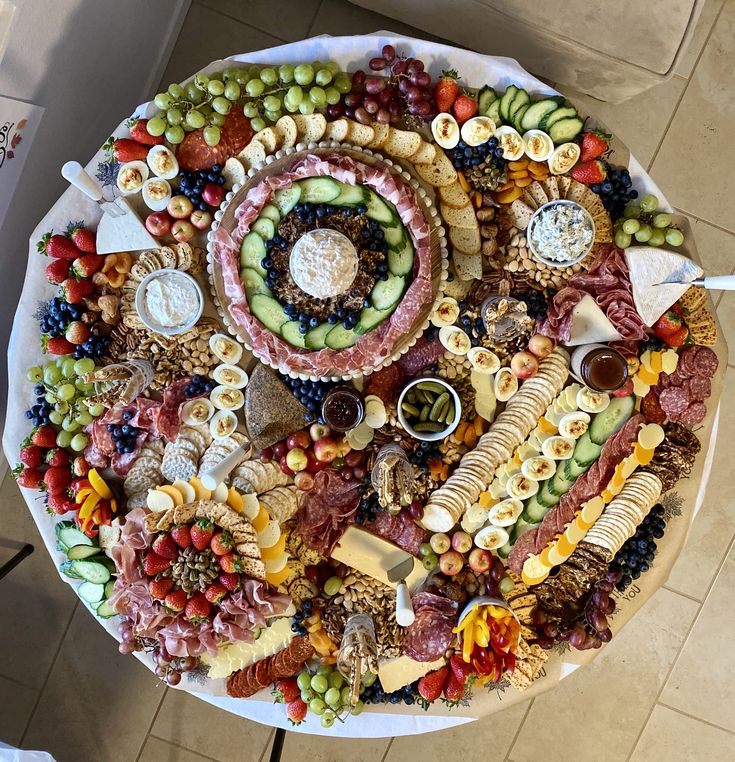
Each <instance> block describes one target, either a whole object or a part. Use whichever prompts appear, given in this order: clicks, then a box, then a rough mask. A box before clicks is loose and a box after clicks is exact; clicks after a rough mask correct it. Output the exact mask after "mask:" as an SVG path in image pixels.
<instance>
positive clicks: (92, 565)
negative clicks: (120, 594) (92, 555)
mask: <svg viewBox="0 0 735 762" xmlns="http://www.w3.org/2000/svg"><path fill="white" fill-rule="evenodd" d="M71 566H72V569H73V570H74V572H75V573H76V574H78V575H79V579H83V580H86V581H87V582H94V583H95V584H97V585H104V584H105V582H107V580H108V579H110V570H109V569H108V568H107V566H105V565H104V564H101V563H98V562H97V561H72V562H71Z"/></svg>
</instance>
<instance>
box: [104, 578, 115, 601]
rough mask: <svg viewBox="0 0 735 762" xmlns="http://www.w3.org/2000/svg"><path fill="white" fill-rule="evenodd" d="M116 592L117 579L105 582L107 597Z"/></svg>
mask: <svg viewBox="0 0 735 762" xmlns="http://www.w3.org/2000/svg"><path fill="white" fill-rule="evenodd" d="M114 592H115V580H114V579H111V580H110V581H109V582H106V583H105V598H109V597H110V596H111V595H112V594H113V593H114Z"/></svg>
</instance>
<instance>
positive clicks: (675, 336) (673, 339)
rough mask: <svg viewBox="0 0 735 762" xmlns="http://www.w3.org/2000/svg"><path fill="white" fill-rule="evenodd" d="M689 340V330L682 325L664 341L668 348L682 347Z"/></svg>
mask: <svg viewBox="0 0 735 762" xmlns="http://www.w3.org/2000/svg"><path fill="white" fill-rule="evenodd" d="M688 338H689V329H688V328H687V327H686V326H685V325H683V326H682V327H681V328H680V329H679V330H678V331H675V332H674V333H670V334H669V335H668V336H667V337H666V338H665V339H664V341H665V342H666V343H667V344H668V345H669V346H670V347H683V346H684V344H686V343H687V339H688Z"/></svg>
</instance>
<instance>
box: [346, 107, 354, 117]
mask: <svg viewBox="0 0 735 762" xmlns="http://www.w3.org/2000/svg"><path fill="white" fill-rule="evenodd" d="M345 116H346V117H347V118H348V119H354V118H355V109H354V108H351V107H350V106H346V107H345Z"/></svg>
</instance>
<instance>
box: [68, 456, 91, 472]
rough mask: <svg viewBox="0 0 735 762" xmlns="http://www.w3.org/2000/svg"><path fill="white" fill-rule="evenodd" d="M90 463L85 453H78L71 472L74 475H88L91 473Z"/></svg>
mask: <svg viewBox="0 0 735 762" xmlns="http://www.w3.org/2000/svg"><path fill="white" fill-rule="evenodd" d="M89 469H90V465H89V463H87V460H86V458H85V457H84V455H77V457H76V458H74V462H73V463H72V464H71V472H72V473H73V474H74V476H86V475H87V474H88V473H89Z"/></svg>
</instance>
